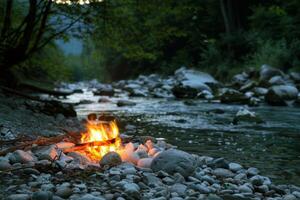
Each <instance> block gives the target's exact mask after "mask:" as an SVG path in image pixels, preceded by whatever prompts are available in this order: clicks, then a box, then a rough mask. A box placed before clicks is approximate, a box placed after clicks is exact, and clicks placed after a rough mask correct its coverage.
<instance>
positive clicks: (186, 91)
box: [172, 67, 218, 98]
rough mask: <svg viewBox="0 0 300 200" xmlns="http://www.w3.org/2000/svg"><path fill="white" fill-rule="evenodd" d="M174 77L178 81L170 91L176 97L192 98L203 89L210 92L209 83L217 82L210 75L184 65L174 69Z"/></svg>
mask: <svg viewBox="0 0 300 200" xmlns="http://www.w3.org/2000/svg"><path fill="white" fill-rule="evenodd" d="M175 79H176V80H177V81H178V83H177V84H176V85H175V86H174V87H173V89H172V92H173V94H174V96H175V97H177V98H194V97H196V96H197V94H198V93H199V92H202V91H204V90H206V91H209V92H211V91H212V90H211V88H210V85H213V84H215V85H217V84H218V82H217V81H216V80H215V79H214V78H213V77H212V76H211V75H209V74H207V73H204V72H200V71H196V70H191V69H186V68H184V67H183V68H180V69H178V70H176V72H175Z"/></svg>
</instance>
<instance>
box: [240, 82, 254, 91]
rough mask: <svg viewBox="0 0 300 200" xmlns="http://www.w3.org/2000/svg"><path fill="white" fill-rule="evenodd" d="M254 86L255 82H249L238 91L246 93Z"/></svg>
mask: <svg viewBox="0 0 300 200" xmlns="http://www.w3.org/2000/svg"><path fill="white" fill-rule="evenodd" d="M256 86H257V83H256V82H255V81H249V82H248V83H246V84H245V85H243V86H242V87H241V88H240V89H239V90H240V91H241V92H246V91H250V90H251V89H253V88H254V87H256Z"/></svg>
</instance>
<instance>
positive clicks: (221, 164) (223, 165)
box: [208, 158, 229, 169]
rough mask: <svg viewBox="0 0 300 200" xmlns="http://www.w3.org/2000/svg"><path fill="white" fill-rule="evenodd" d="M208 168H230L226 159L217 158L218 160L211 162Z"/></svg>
mask: <svg viewBox="0 0 300 200" xmlns="http://www.w3.org/2000/svg"><path fill="white" fill-rule="evenodd" d="M208 166H209V167H212V168H225V169H228V168H229V162H228V161H227V160H225V159H224V158H216V159H214V160H212V161H211V162H209V163H208Z"/></svg>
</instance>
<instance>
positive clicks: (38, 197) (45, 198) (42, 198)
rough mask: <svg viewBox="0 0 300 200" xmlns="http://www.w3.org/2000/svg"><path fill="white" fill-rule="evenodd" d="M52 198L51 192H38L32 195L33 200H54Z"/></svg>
mask: <svg viewBox="0 0 300 200" xmlns="http://www.w3.org/2000/svg"><path fill="white" fill-rule="evenodd" d="M52 198H53V194H52V193H51V192H45V191H38V192H35V193H33V194H32V197H31V200H52Z"/></svg>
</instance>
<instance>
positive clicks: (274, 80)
mask: <svg viewBox="0 0 300 200" xmlns="http://www.w3.org/2000/svg"><path fill="white" fill-rule="evenodd" d="M268 83H269V84H270V85H285V84H286V82H285V80H284V79H283V78H282V76H273V77H272V78H271V79H270V80H269V82H268Z"/></svg>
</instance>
